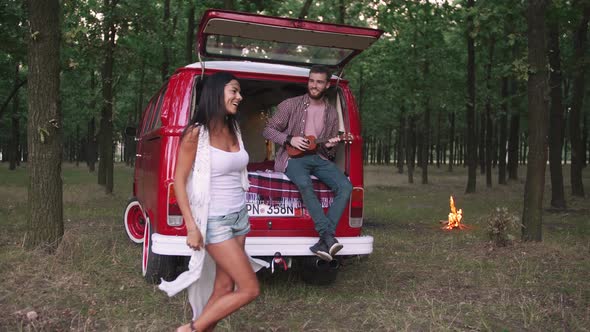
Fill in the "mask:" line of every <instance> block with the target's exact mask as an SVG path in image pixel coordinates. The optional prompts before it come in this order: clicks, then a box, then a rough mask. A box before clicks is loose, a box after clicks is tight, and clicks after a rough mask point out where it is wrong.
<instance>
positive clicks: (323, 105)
mask: <svg viewBox="0 0 590 332" xmlns="http://www.w3.org/2000/svg"><path fill="white" fill-rule="evenodd" d="M331 76H332V75H331V73H330V71H329V69H328V68H327V67H325V66H313V67H312V68H311V69H310V71H309V79H308V82H307V93H306V94H304V95H302V96H298V97H293V98H289V99H286V100H284V101H283V102H281V103H280V104H279V105H278V107H277V111H276V112H275V114H274V115H273V116H272V117H271V118H270V119H269V120H268V123H267V124H266V127H265V128H264V132H263V135H264V137H265V138H266V139H269V140H271V141H272V142H275V143H277V144H280V145H281V147H280V148H279V150H278V151H277V154H276V157H275V171H277V172H284V173H285V174H286V175H287V176H288V177H289V179H290V180H291V181H292V182H293V183H295V185H297V187H298V188H299V191H300V193H301V198H302V200H303V204H304V205H305V207H306V208H307V210H308V212H309V215H310V216H311V218H312V219H313V221H314V224H315V229H316V230H317V232H318V233H319V234H320V239H319V241H318V242H317V243H316V244H314V245H313V246H312V247H310V248H309V249H310V250H311V251H312V252H313V253H314V254H315V255H317V256H318V257H320V258H321V259H323V260H326V261H331V260H332V259H333V256H334V255H336V253H337V252H338V251H340V250H341V249H342V247H343V246H342V244H340V243H338V240H336V238H335V237H334V234H335V231H336V226H337V225H338V221H339V220H340V216H341V215H342V212H343V211H344V209H345V208H346V206H347V204H348V199H349V198H350V193H351V192H352V184H351V183H350V181H349V180H348V178H347V177H346V176H345V175H344V174H343V173H342V171H340V169H338V167H336V165H335V164H334V163H333V162H332V160H333V159H334V157H335V155H336V149H335V148H334V147H335V146H336V145H338V142H340V140H341V139H340V137H339V136H338V113H337V111H336V108H335V107H334V106H332V105H330V104H329V103H328V100H327V98H326V97H325V93H326V91H327V90H328V88H329V87H330V77H331ZM310 136H313V137H310ZM315 137H317V141H325V143H318V144H317V149H315V150H314V149H313V148H314V146H315V145H316V144H315V141H314V138H315ZM293 148H294V149H293ZM287 150H291V151H293V150H294V151H296V152H297V151H300V152H301V153H300V155H298V156H296V157H291V156H290V155H289V152H288V151H287ZM291 155H294V153H291ZM310 175H314V176H315V177H317V178H318V179H319V180H320V181H322V182H323V183H325V184H326V185H328V186H329V187H330V189H332V191H333V192H334V194H335V197H334V200H333V202H332V204H331V206H330V208H329V210H328V213H327V215H326V214H324V210H323V209H322V206H321V204H320V202H319V200H318V198H317V196H316V194H315V192H314V189H313V185H312V180H311V178H310Z"/></svg>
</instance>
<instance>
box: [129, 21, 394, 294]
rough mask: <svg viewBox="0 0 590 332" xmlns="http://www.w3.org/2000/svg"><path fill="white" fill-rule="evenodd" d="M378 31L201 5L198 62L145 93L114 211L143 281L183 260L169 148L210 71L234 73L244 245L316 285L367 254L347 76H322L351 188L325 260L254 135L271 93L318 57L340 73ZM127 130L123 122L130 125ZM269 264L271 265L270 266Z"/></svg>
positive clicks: (301, 77)
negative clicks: (333, 250)
mask: <svg viewBox="0 0 590 332" xmlns="http://www.w3.org/2000/svg"><path fill="white" fill-rule="evenodd" d="M382 33H383V32H382V31H381V30H375V29H369V28H361V27H352V26H346V25H337V24H328V23H319V22H311V21H305V20H298V19H290V18H279V17H270V16H263V15H256V14H250V13H240V12H232V11H224V10H208V11H206V12H205V13H204V15H203V18H202V19H201V23H200V26H199V32H198V45H197V49H198V52H199V59H201V58H208V59H210V58H216V59H221V60H224V61H199V62H197V63H194V64H191V65H188V66H186V67H183V68H179V69H178V70H176V72H175V73H174V74H173V75H172V76H171V77H170V78H169V80H168V81H167V82H166V83H165V84H164V85H163V86H162V87H161V88H160V90H159V91H158V92H157V93H156V94H155V95H154V97H153V98H152V99H151V100H150V102H149V104H148V106H147V107H146V109H145V111H144V112H143V115H142V118H141V122H140V125H139V128H136V130H135V136H136V140H137V155H136V160H135V173H134V178H133V180H134V181H133V197H132V198H131V199H130V201H129V202H128V204H127V207H126V209H125V212H124V224H125V229H126V231H127V234H128V236H129V238H130V239H131V240H132V241H134V242H136V243H142V244H143V256H142V271H143V275H144V277H145V278H146V280H148V281H149V282H154V283H155V282H158V281H159V280H160V278H164V279H166V280H170V279H172V278H174V277H175V276H176V275H177V274H178V273H179V272H181V271H182V269H183V268H186V264H187V261H188V256H190V255H191V249H190V248H189V247H188V246H187V245H186V238H185V235H186V229H185V226H184V221H183V219H182V216H181V213H180V209H179V208H178V205H177V203H176V195H175V191H174V185H173V183H174V171H175V165H176V155H177V149H178V145H179V141H180V136H181V134H182V132H183V129H184V127H185V126H186V124H187V123H188V121H189V119H190V118H191V115H192V113H193V112H194V111H195V106H196V105H197V104H198V103H197V100H198V98H199V93H200V90H201V86H202V84H201V83H202V81H203V78H204V77H207V76H208V75H211V74H213V73H215V72H218V71H227V72H231V73H232V74H234V75H235V76H236V77H237V78H238V80H239V81H240V85H241V89H242V96H243V97H244V100H243V102H242V103H241V104H240V109H239V112H238V114H239V122H240V127H241V130H242V137H243V141H244V145H245V147H246V150H247V151H248V153H249V155H250V163H249V165H248V171H249V173H248V175H249V180H250V183H251V186H250V190H249V192H248V193H247V206H248V210H249V215H250V223H251V232H250V233H249V234H248V236H247V238H246V252H247V253H248V254H249V255H250V256H253V257H258V258H263V259H266V260H267V261H268V262H270V263H272V262H273V261H274V262H275V263H276V264H277V266H276V267H274V266H273V268H276V269H279V268H280V269H285V268H290V267H291V266H292V264H293V266H295V265H296V266H298V267H299V268H300V269H301V271H302V276H303V279H304V280H306V281H308V282H312V283H321V284H326V283H330V282H333V281H334V280H335V279H336V276H337V272H338V267H339V263H340V261H341V260H342V259H343V258H345V257H350V256H359V255H369V254H370V253H371V252H372V251H373V237H371V236H367V235H362V226H363V206H364V202H363V199H364V195H363V193H364V191H363V161H362V158H363V157H362V156H363V153H362V146H363V145H362V138H361V124H360V116H359V113H358V108H357V105H356V103H355V99H354V96H353V94H352V92H351V90H350V87H349V85H348V81H346V80H344V79H341V78H340V77H339V76H337V75H333V76H332V77H331V88H330V91H329V93H328V98H329V102H330V103H333V105H335V106H336V109H337V110H338V112H339V128H340V131H342V132H343V133H350V134H351V136H352V138H353V139H352V142H351V143H350V144H345V145H342V144H341V145H340V146H339V147H338V151H337V154H336V159H335V163H336V165H337V166H338V167H339V168H340V169H342V171H343V172H344V173H345V174H346V175H347V176H348V177H349V179H350V181H351V183H352V185H353V192H352V195H351V198H350V202H349V208H348V209H347V210H345V212H344V213H343V215H342V217H341V219H340V221H339V223H338V227H337V229H336V237H337V238H338V240H339V241H340V242H341V243H342V244H344V248H343V249H342V250H341V251H340V252H339V253H338V256H336V258H337V259H335V260H334V261H332V262H331V263H326V262H324V261H322V260H319V259H318V258H317V257H316V256H314V255H313V254H312V253H311V251H310V250H309V247H310V246H312V245H313V244H314V243H315V242H317V237H318V234H317V232H316V231H315V229H314V223H313V221H312V220H311V218H310V217H309V215H308V214H307V211H306V210H305V207H304V206H303V205H302V203H301V198H300V196H299V193H298V191H297V189H296V187H295V186H294V185H293V184H292V183H291V182H290V181H289V179H288V178H287V177H286V176H285V175H284V174H283V173H278V172H274V170H273V165H274V161H273V158H274V151H275V148H276V147H275V146H274V143H272V142H269V141H267V140H265V139H264V137H263V136H262V131H263V128H264V126H265V124H266V120H267V118H268V117H270V116H271V115H272V113H273V111H274V110H275V108H276V105H278V104H279V103H280V102H281V101H283V100H285V99H287V98H290V97H294V96H298V95H302V94H304V93H306V91H307V80H308V75H309V67H310V66H312V65H314V64H322V65H326V66H329V67H331V68H333V69H334V72H335V73H337V74H338V73H341V70H342V68H343V67H344V65H345V64H346V63H348V62H349V61H350V60H351V59H352V58H353V57H354V56H356V55H358V54H359V53H360V52H362V51H363V50H364V49H366V48H367V47H369V46H370V45H371V44H372V43H373V42H375V41H376V40H377V39H379V37H380V36H381V34H382ZM132 131H133V130H132ZM314 183H315V189H316V192H317V194H318V197H319V198H320V201H321V202H322V206H323V207H324V208H328V207H329V205H330V202H331V199H332V193H331V192H330V190H329V188H328V187H326V186H325V185H324V184H322V183H320V182H319V181H317V180H316V181H315V182H314ZM273 265H274V264H273Z"/></svg>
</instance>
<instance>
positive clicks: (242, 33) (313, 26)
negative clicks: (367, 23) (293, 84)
mask: <svg viewBox="0 0 590 332" xmlns="http://www.w3.org/2000/svg"><path fill="white" fill-rule="evenodd" d="M382 34H383V31H382V30H377V29H369V28H362V27H353V26H347V25H340V24H331V23H320V22H312V21H305V20H299V19H291V18H281V17H271V16H264V15H257V14H250V13H241V12H232V11H224V10H217V9H210V10H207V11H206V12H205V13H204V14H203V17H202V19H201V23H200V25H199V33H198V37H197V38H198V43H197V48H198V52H199V54H200V55H201V56H202V57H211V58H224V59H234V60H247V61H256V62H268V63H280V64H290V65H299V66H306V67H309V66H312V65H316V64H319V65H326V66H329V67H332V68H342V67H343V66H344V65H345V64H346V63H348V62H349V61H350V60H351V59H352V58H354V57H355V56H356V55H358V54H360V53H361V52H362V51H363V50H365V49H367V48H368V47H369V46H370V45H371V44H373V43H374V42H375V41H376V40H377V39H379V37H380V36H381V35H382Z"/></svg>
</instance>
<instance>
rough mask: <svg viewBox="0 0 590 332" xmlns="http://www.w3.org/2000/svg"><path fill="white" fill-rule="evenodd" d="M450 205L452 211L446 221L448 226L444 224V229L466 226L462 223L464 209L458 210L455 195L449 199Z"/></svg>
mask: <svg viewBox="0 0 590 332" xmlns="http://www.w3.org/2000/svg"><path fill="white" fill-rule="evenodd" d="M449 205H450V206H451V213H449V219H448V220H447V221H446V226H444V227H443V229H454V228H458V229H463V228H466V227H465V225H463V224H462V223H461V221H462V220H463V209H459V210H457V208H456V207H455V200H454V199H453V196H451V198H450V199H449Z"/></svg>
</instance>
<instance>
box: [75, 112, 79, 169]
mask: <svg viewBox="0 0 590 332" xmlns="http://www.w3.org/2000/svg"><path fill="white" fill-rule="evenodd" d="M79 152H80V124H79V123H76V139H75V141H74V155H75V158H76V167H78V166H80V154H79Z"/></svg>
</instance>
